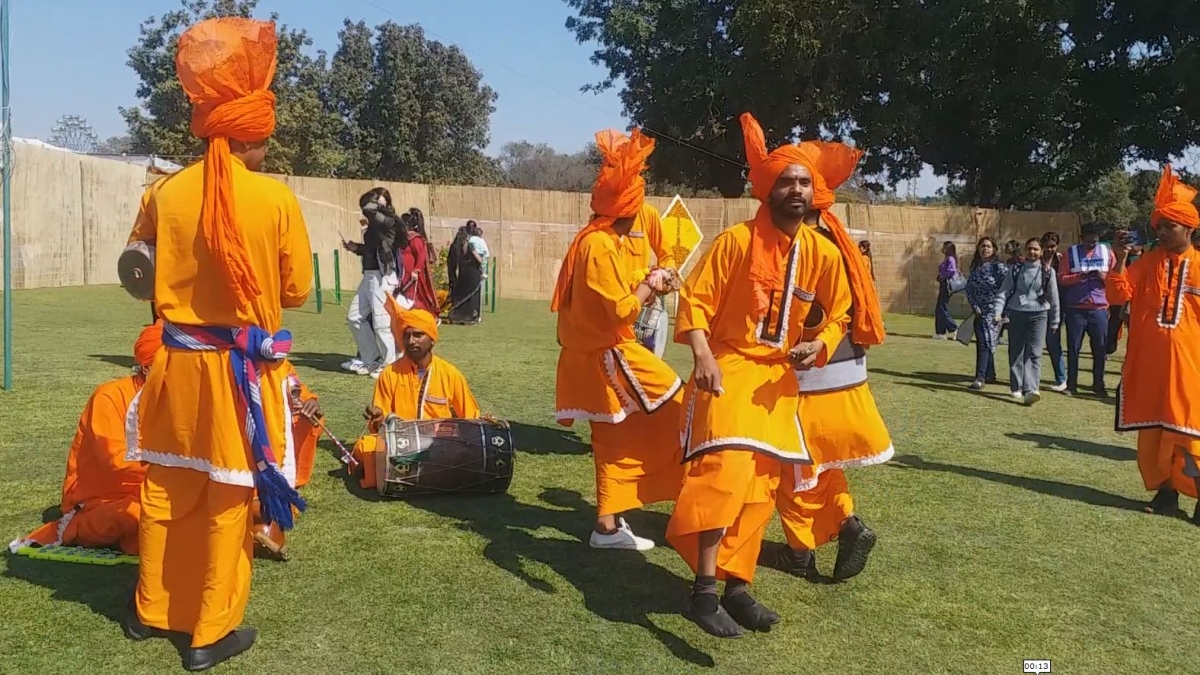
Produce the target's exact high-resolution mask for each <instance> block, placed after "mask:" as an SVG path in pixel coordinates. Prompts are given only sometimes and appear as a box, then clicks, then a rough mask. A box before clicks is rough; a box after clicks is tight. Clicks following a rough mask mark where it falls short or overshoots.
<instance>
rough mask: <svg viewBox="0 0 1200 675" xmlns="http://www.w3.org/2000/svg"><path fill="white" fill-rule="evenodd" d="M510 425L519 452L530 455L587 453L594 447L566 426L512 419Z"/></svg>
mask: <svg viewBox="0 0 1200 675" xmlns="http://www.w3.org/2000/svg"><path fill="white" fill-rule="evenodd" d="M509 425H510V426H511V427H512V436H513V444H514V445H515V446H516V448H517V451H518V452H523V453H527V454H530V455H585V454H587V453H588V452H590V451H591V449H592V448H591V446H589V445H588V444H587V443H584V442H583V441H581V440H579V436H577V435H576V434H575V432H574V431H572V430H571V429H569V428H567V427H564V426H560V425H555V426H553V427H543V426H537V425H534V424H525V423H523V422H511V421H510V422H509Z"/></svg>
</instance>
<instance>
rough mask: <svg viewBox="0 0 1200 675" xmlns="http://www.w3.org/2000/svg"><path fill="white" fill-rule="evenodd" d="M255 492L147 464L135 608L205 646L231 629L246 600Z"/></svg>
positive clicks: (146, 619)
mask: <svg viewBox="0 0 1200 675" xmlns="http://www.w3.org/2000/svg"><path fill="white" fill-rule="evenodd" d="M253 496H254V490H253V489H252V488H248V487H240V486H235V485H225V484H223V483H217V482H214V481H212V480H210V479H209V477H208V474H206V473H202V472H199V471H193V470H191V469H179V468H171V467H164V466H158V465H154V464H152V465H150V466H149V467H148V468H147V469H146V480H145V482H144V483H143V484H142V518H141V529H140V535H141V563H140V565H139V568H138V585H137V596H136V603H137V613H138V618H140V619H141V621H142V623H144V624H146V625H147V626H149V627H151V628H158V629H160V630H167V631H174V632H179V633H189V634H191V636H192V643H191V644H192V647H207V646H209V645H211V644H213V643H215V642H217V641H218V640H220V639H221V638H223V637H225V636H226V635H228V634H229V633H230V632H231V631H233V630H234V629H235V628H237V627H238V626H239V625H240V624H241V622H242V618H243V617H244V616H245V613H246V601H247V600H249V599H250V572H251V557H252V554H253V541H252V539H251V537H250V522H251V519H250V502H251V500H252V499H253Z"/></svg>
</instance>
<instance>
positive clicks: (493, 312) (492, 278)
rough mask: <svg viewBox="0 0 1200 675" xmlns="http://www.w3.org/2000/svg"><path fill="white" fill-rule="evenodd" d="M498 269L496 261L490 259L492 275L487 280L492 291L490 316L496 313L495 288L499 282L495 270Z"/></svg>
mask: <svg viewBox="0 0 1200 675" xmlns="http://www.w3.org/2000/svg"><path fill="white" fill-rule="evenodd" d="M499 268H500V266H499V265H497V264H496V259H495V258H492V273H491V274H489V275H488V280H489V281H491V282H492V283H491V284H489V285H490V286H491V291H492V314H495V313H496V287H497V286H499V285H500V280H499V279H498V278H496V270H497V269H499Z"/></svg>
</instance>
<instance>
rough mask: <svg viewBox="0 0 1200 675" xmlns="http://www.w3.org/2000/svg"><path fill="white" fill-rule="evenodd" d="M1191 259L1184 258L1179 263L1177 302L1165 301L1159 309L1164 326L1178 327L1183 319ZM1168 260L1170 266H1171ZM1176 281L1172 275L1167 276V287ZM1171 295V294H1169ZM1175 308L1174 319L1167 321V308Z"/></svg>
mask: <svg viewBox="0 0 1200 675" xmlns="http://www.w3.org/2000/svg"><path fill="white" fill-rule="evenodd" d="M1191 262H1192V261H1191V260H1186V259H1185V260H1183V261H1182V262H1181V263H1180V264H1179V283H1177V284H1175V293H1174V295H1175V304H1174V305H1172V304H1171V303H1170V302H1169V301H1167V302H1164V303H1163V306H1162V308H1160V309H1159V310H1158V325H1159V326H1160V327H1162V328H1178V327H1179V324H1180V322H1182V321H1183V293H1184V289H1185V288H1186V286H1187V281H1188V268H1189V267H1191ZM1169 266H1170V265H1169V262H1168V267H1169ZM1172 281H1174V280H1173V279H1172V278H1171V275H1168V276H1167V288H1168V289H1170V288H1171V283H1172ZM1168 297H1170V296H1168ZM1171 308H1174V310H1175V312H1174V316H1173V319H1174V320H1173V321H1171V322H1170V323H1168V322H1167V310H1168V309H1171Z"/></svg>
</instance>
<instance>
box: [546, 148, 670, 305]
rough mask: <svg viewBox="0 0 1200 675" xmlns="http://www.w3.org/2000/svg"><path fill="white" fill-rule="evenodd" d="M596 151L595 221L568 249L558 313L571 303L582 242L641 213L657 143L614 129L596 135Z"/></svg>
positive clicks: (557, 294)
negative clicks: (645, 173) (646, 175)
mask: <svg viewBox="0 0 1200 675" xmlns="http://www.w3.org/2000/svg"><path fill="white" fill-rule="evenodd" d="M596 147H597V148H598V149H599V150H600V157H601V159H602V163H601V165H600V175H599V176H597V177H596V184H595V186H594V187H592V213H593V214H594V215H593V216H592V219H591V220H590V221H589V222H588V224H587V227H585V228H583V229H582V230H580V231H579V234H576V235H575V238H574V239H573V240H572V241H571V245H570V246H569V247H567V252H566V254H565V255H564V256H563V260H562V267H560V268H559V269H558V280H557V281H556V282H555V284H554V297H553V299H551V301H550V311H551V312H557V311H558V310H559V309H560V308H563V307H566V306H567V304H568V302H569V301H570V297H569V296H570V293H571V279H572V278H573V277H574V275H575V255H576V253H577V252H578V250H579V242H581V241H583V238H584V237H586V236H587V235H589V234H591V233H592V232H595V231H596V230H599V229H601V228H604V227H608V226H609V225H612V224H613V222H615V221H616V220H617V219H618V218H632V217H634V216H636V215H638V213H640V212H641V209H642V203H643V202H645V201H646V179H644V178H642V172H643V171H645V170H646V160H648V159H650V153H652V152H654V139H653V138H650V137H648V136H645V135H643V134H642V131H641V129H634V130H633V132H632V133H631V134H630V135H629V136H626V135H625V134H623V133H621V132H619V131H616V130H614V129H608V130H606V131H601V132H600V133H598V134H596Z"/></svg>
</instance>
